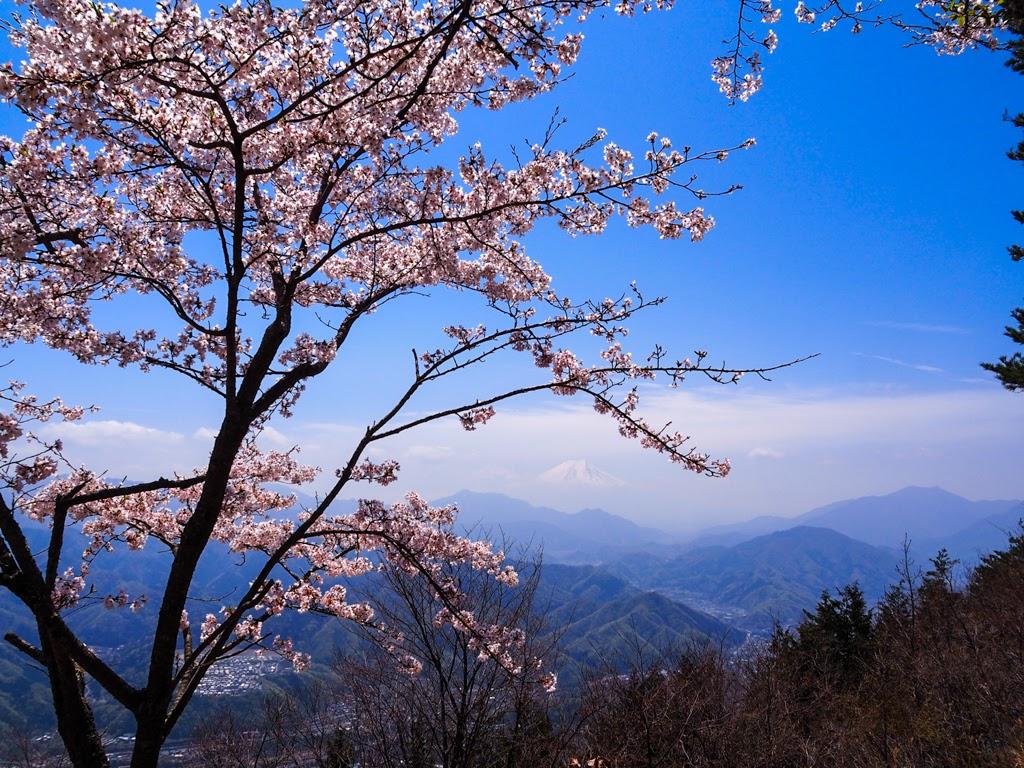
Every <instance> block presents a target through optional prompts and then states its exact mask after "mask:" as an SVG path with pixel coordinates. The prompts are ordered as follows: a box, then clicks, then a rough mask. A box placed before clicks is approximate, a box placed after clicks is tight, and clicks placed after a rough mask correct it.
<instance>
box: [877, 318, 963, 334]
mask: <svg viewBox="0 0 1024 768" xmlns="http://www.w3.org/2000/svg"><path fill="white" fill-rule="evenodd" d="M861 325H870V326H872V327H874V328H889V329H891V330H894V331H915V332H917V333H949V334H955V335H959V336H966V335H967V334H969V333H970V331H969V330H968V329H967V328H962V327H960V326H959V325H939V324H935V323H900V322H896V321H895V320H866V321H864V322H863V323H861Z"/></svg>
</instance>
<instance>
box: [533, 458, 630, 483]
mask: <svg viewBox="0 0 1024 768" xmlns="http://www.w3.org/2000/svg"><path fill="white" fill-rule="evenodd" d="M540 479H541V480H542V481H543V482H545V483H555V484H558V485H589V486H596V487H602V488H610V487H614V486H619V485H622V484H623V483H622V481H621V480H620V479H619V478H617V477H615V475H612V474H609V473H608V472H605V471H604V470H602V469H598V468H597V467H595V466H594V465H593V464H591V463H590V462H589V461H587V460H586V459H570V460H569V461H563V462H562V463H561V464H558V465H557V466H554V467H552V468H551V469H549V470H547V471H545V472H543V473H541V475H540Z"/></svg>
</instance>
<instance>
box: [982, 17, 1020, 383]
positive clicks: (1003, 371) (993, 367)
mask: <svg viewBox="0 0 1024 768" xmlns="http://www.w3.org/2000/svg"><path fill="white" fill-rule="evenodd" d="M1000 13H1001V14H1002V17H1003V19H1004V20H1005V21H1006V23H1007V26H1008V28H1009V30H1010V31H1011V32H1012V33H1013V34H1014V37H1013V39H1011V41H1010V42H1009V44H1008V46H1007V47H1008V48H1009V51H1010V59H1009V61H1007V62H1006V63H1007V66H1009V67H1010V68H1011V69H1012V70H1013V71H1014V72H1018V73H1020V74H1024V0H1002V2H1001V3H1000ZM1012 120H1013V124H1014V126H1016V127H1017V128H1024V112H1021V113H1018V114H1017V115H1015V116H1014V117H1013V118H1012ZM1006 154H1007V156H1008V157H1009V158H1010V159H1011V160H1016V161H1018V162H1024V141H1021V142H1018V144H1017V146H1016V147H1014V148H1013V149H1011V150H1010V151H1009V152H1007V153H1006ZM1011 213H1012V214H1013V218H1014V219H1016V220H1017V222H1018V223H1020V224H1024V211H1011ZM1008 250H1009V252H1010V256H1011V258H1012V259H1013V260H1014V261H1020V260H1021V259H1022V258H1024V247H1021V246H1020V245H1017V244H1014V245H1011V246H1010V247H1009V249H1008ZM1010 316H1011V317H1012V318H1013V320H1014V322H1015V323H1016V326H1013V325H1008V326H1006V330H1005V335H1006V337H1007V338H1009V339H1010V341H1012V342H1013V343H1014V344H1017V345H1020V346H1024V307H1017V308H1016V309H1014V310H1013V311H1012V312H1011V313H1010ZM981 367H982V368H984V369H985V370H987V371H991V372H992V373H994V374H995V375H996V378H997V379H999V381H1001V382H1002V384H1003V386H1004V387H1006V388H1007V389H1008V390H1010V391H1011V392H1018V391H1021V390H1024V355H1022V354H1021V353H1020V352H1014V353H1013V354H1011V355H1002V356H1001V357H1000V358H999V362H997V363H982V364H981Z"/></svg>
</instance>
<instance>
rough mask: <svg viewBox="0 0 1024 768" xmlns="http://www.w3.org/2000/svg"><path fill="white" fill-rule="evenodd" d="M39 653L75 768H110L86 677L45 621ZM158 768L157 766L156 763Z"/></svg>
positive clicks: (38, 624)
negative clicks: (89, 698) (97, 725)
mask: <svg viewBox="0 0 1024 768" xmlns="http://www.w3.org/2000/svg"><path fill="white" fill-rule="evenodd" d="M37 627H38V629H39V640H40V650H41V651H42V656H43V660H44V661H45V663H46V669H47V672H48V677H49V678H50V691H51V693H52V695H53V708H54V713H55V714H56V716H57V732H58V733H59V734H60V738H61V741H63V742H64V747H65V749H67V752H68V757H69V758H70V759H71V764H72V765H73V766H74V767H75V768H107V766H108V765H109V761H108V760H107V753H106V750H104V749H103V741H102V739H100V734H99V730H98V729H97V728H96V719H95V718H94V717H93V713H92V707H90V706H89V702H88V700H87V699H86V697H85V678H84V676H83V675H82V672H81V670H79V668H78V665H77V664H75V662H74V661H72V659H71V652H70V650H69V649H67V648H65V647H63V642H62V641H61V640H60V639H58V638H55V637H54V636H53V635H52V634H51V632H50V629H49V627H48V626H47V625H46V624H45V622H43V621H39V622H37ZM154 765H155V763H154Z"/></svg>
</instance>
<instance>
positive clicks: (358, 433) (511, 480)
mask: <svg viewBox="0 0 1024 768" xmlns="http://www.w3.org/2000/svg"><path fill="white" fill-rule="evenodd" d="M960 386H961V388H960V389H956V390H948V391H938V392H890V391H886V392H878V391H860V392H851V391H829V390H824V391H807V390H803V391H799V390H786V389H783V388H782V387H780V386H778V385H775V384H770V385H769V384H757V383H751V384H749V385H746V384H745V385H742V386H740V387H738V388H737V387H728V388H726V387H698V388H693V389H689V390H686V389H680V390H674V391H670V390H660V389H654V388H645V390H644V393H643V395H642V397H641V402H640V412H641V413H642V414H643V415H644V416H645V417H647V418H648V419H649V420H650V421H651V422H652V423H657V424H659V425H660V424H663V423H665V422H668V421H672V422H673V429H678V430H681V431H682V432H683V433H684V434H687V435H691V436H692V437H691V443H692V445H693V446H694V447H695V448H696V449H698V450H702V451H708V452H709V453H711V455H712V456H714V457H728V458H731V459H732V460H733V472H732V473H731V474H730V475H729V477H727V478H725V479H709V478H705V477H699V476H697V475H694V474H692V473H688V472H685V471H683V470H681V469H680V468H679V467H678V466H676V465H673V464H671V463H670V462H668V461H667V460H666V459H665V457H664V456H661V455H658V454H656V453H654V452H652V451H647V450H644V449H642V448H641V447H640V446H639V444H638V443H637V441H630V440H624V439H622V438H621V437H620V436H619V435H618V431H617V428H616V425H615V423H614V421H613V420H612V419H610V418H608V417H607V416H602V415H600V414H597V413H595V412H594V410H593V408H591V407H590V406H589V404H588V403H587V402H586V401H585V400H583V399H582V398H558V399H555V400H549V401H548V404H546V405H545V406H543V407H532V408H531V407H520V408H507V409H503V410H499V411H498V414H497V416H496V417H495V418H494V419H493V420H492V421H491V422H490V423H488V424H487V425H485V426H483V427H481V428H480V429H478V430H476V431H474V432H466V431H465V430H463V429H462V428H461V427H460V426H459V423H458V421H457V419H454V418H452V419H446V420H442V421H439V422H434V423H431V424H427V425H425V426H424V427H422V428H419V429H416V430H413V431H411V432H409V433H406V434H403V435H401V436H399V437H398V438H396V439H394V440H388V441H381V442H379V443H374V444H373V446H371V449H372V456H373V458H374V460H377V461H379V460H381V459H383V458H397V459H400V460H401V464H402V471H401V474H400V476H399V482H398V483H396V484H395V485H393V486H389V487H387V488H379V487H377V486H367V485H362V484H360V485H358V486H353V487H352V488H351V489H347V490H346V492H345V495H346V496H349V495H352V496H364V495H373V496H377V497H380V498H384V499H394V498H396V497H398V496H400V495H401V494H403V493H405V492H407V491H409V490H417V491H420V492H421V493H423V494H424V495H425V496H426V497H427V498H437V497H440V496H445V495H448V494H450V493H453V492H455V491H458V490H460V489H462V488H468V489H472V490H480V491H493V492H498V493H505V494H508V495H510V496H515V497H518V498H523V499H526V500H527V501H530V502H533V503H537V504H545V505H548V506H556V507H561V508H563V509H580V508H582V507H589V506H599V507H603V508H605V509H608V510H609V511H613V512H618V513H620V514H626V515H628V516H630V517H633V518H634V519H636V520H638V521H641V522H645V523H650V524H656V525H660V526H663V527H666V528H686V527H691V528H692V527H695V526H698V525H702V524H707V523H710V522H717V521H727V520H733V519H740V518H743V517H752V516H754V515H758V514H796V513H799V512H802V511H806V510H807V509H810V508H812V507H814V506H818V505H820V504H824V503H827V502H830V501H834V500H836V499H840V498H847V497H851V496H858V495H864V494H873V493H885V492H889V491H893V490H896V489H898V488H900V487H903V486H905V485H941V486H943V487H946V488H948V489H949V490H951V491H954V492H956V493H961V494H963V495H965V496H968V497H972V498H986V497H987V498H999V497H1001V498H1021V497H1024V479H1022V477H1021V475H1020V472H1019V468H1018V466H1017V464H1018V463H1019V459H1018V457H1019V455H1020V452H1021V448H1022V447H1024V441H1022V439H1021V436H1020V430H1019V428H1018V426H1017V425H1019V424H1021V423H1024V398H1021V397H1020V396H1015V395H1013V394H1012V393H1007V392H1005V391H1003V390H1002V389H1001V388H999V387H997V386H995V385H992V386H989V387H982V386H977V385H974V386H967V385H960ZM57 426H60V427H62V428H63V427H68V426H70V427H72V428H71V429H69V430H64V429H62V432H65V433H66V437H65V442H66V445H67V451H68V454H69V456H70V457H71V458H72V459H73V460H75V461H81V462H83V463H85V464H87V465H88V466H91V467H92V468H94V469H97V470H100V471H102V470H110V471H111V472H112V473H115V474H119V475H121V474H123V475H127V476H129V477H133V478H149V477H154V476H157V475H159V474H166V473H167V472H171V471H176V470H181V471H189V470H190V469H191V468H192V467H195V466H201V465H202V463H203V462H204V461H205V459H206V456H207V455H208V451H209V445H210V443H209V439H210V437H212V432H210V431H204V430H203V429H199V430H196V431H195V432H193V433H190V434H188V435H182V434H180V433H178V432H174V431H165V430H161V429H156V428H153V427H149V426H147V425H143V424H135V423H131V422H118V421H106V422H102V421H90V422H83V423H81V424H75V425H53V427H48V428H47V429H51V428H56V427H57ZM288 428H289V432H288V435H289V436H292V437H294V438H297V440H296V441H297V442H298V443H299V445H300V446H301V448H302V454H301V460H302V461H303V462H305V463H309V464H314V465H317V466H321V467H323V468H324V472H323V475H322V476H321V479H320V480H319V481H318V483H317V485H316V489H317V490H323V489H324V488H325V487H326V486H327V485H329V484H330V483H331V482H332V481H333V479H334V473H333V470H334V469H335V468H337V467H338V466H340V465H341V464H343V463H344V461H345V460H347V458H348V456H349V454H350V452H351V451H352V449H353V447H354V445H355V444H356V443H357V442H358V440H359V439H360V438H361V437H362V435H363V434H364V433H365V427H364V426H361V425H360V426H355V425H346V424H324V423H317V424H310V423H303V422H299V421H293V422H289V424H288ZM579 456H586V457H587V459H588V461H589V462H591V463H592V464H593V465H596V466H599V467H601V468H602V470H601V471H603V472H605V473H607V474H609V475H611V476H613V477H616V478H628V480H629V483H628V485H625V486H617V485H603V486H602V485H587V484H582V483H543V482H540V481H538V479H537V478H538V476H539V475H541V473H543V472H544V471H545V470H548V469H549V468H551V467H552V466H554V465H557V464H560V463H563V462H565V461H567V460H570V459H572V458H573V457H579Z"/></svg>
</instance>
